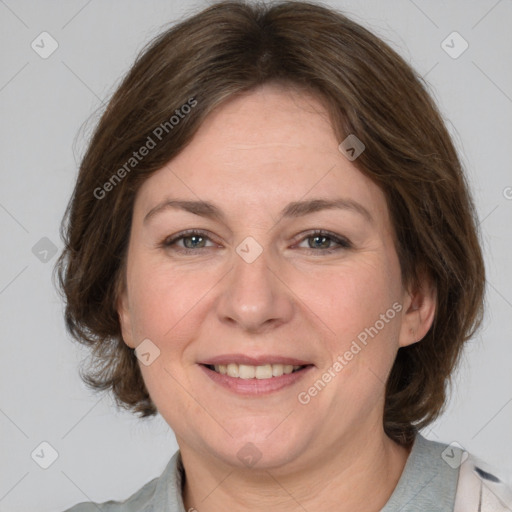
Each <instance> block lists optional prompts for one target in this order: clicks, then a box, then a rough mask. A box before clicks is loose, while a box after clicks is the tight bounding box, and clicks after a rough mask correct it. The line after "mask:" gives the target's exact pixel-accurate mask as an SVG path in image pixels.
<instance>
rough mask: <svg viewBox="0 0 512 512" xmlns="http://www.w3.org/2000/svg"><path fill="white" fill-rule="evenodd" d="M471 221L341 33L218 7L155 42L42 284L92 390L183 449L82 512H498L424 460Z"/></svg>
mask: <svg viewBox="0 0 512 512" xmlns="http://www.w3.org/2000/svg"><path fill="white" fill-rule="evenodd" d="M475 218H476V216H475V211H474V207H473V203H472V200H471V196H470V194H469V192H468V189H467V185H466V181H465V178H464V175H463V172H462V169H461V165H460V162H459V159H458V157H457V154H456V151H455V149H454V147H453V145H452V142H451V140H450V137H449V135H448V133H447V131H446V129H445V127H444V125H443V122H442V120H441V117H440V115H439V113H438V111H437V109H436V107H435V105H434V103H433V101H432V100H431V98H430V97H429V95H428V94H427V92H426V91H425V89H424V87H423V86H422V84H421V81H420V80H419V79H418V77H417V75H416V74H415V73H414V71H413V70H411V68H410V67H409V66H408V65H407V64H406V63H405V62H404V61H403V60H402V59H401V58H400V57H399V56H398V55H397V54H396V53H395V52H394V51H393V50H391V49H390V48H389V47H388V46H387V45H386V44H385V43H384V42H382V41H381V40H380V39H378V38H376V37H375V36H374V35H372V34H370V33H369V32H368V31H366V30H365V29H364V28H362V27H361V26H359V25H357V24H355V23H354V22H352V21H351V20H349V19H347V18H346V17H344V16H343V15H341V14H339V13H337V12H335V11H332V10H330V9H326V8H324V7H320V6H318V5H312V4H309V3H303V2H286V3H282V4H276V5H274V6H263V5H262V6H260V5H245V4H243V3H240V2H222V3H219V4H216V5H214V6H213V7H210V8H208V9H206V10H204V11H203V12H201V13H199V14H198V15H196V16H193V17H191V18H189V19H187V20H185V21H184V22H182V23H181V24H179V25H178V26H176V27H174V28H172V29H171V30H169V31H167V32H165V33H163V34H162V35H161V36H159V37H158V38H157V39H156V40H155V41H154V42H153V43H152V44H151V45H150V46H149V47H148V48H147V49H146V51H145V52H144V53H143V54H142V55H141V56H140V57H139V58H138V60H137V61H136V63H135V64H134V66H133V67H132V69H131V70H130V72H129V74H128V75H127V77H126V78H125V79H124V81H123V82H122V84H121V85H120V87H119V89H118V90H117V92H116V93H115V94H114V96H113V98H112V100H111V101H110V103H109V105H108V107H107V109H106V111H105V113H104V115H103V117H102V118H101V120H100V122H99V125H98V127H97V129H96V132H95V134H94V136H93V137H92V140H91V143H90V146H89V148H88V151H87V153H86V155H85V157H84V159H83V161H82V164H81V168H80V174H79V177H78V181H77V184H76V188H75V191H74V194H73V197H72V199H71V202H70V205H69V208H68V212H67V218H66V224H65V233H64V234H65V243H66V247H65V250H64V252H63V254H62V256H61V258H60V260H59V265H58V270H59V277H60V285H61V287H62V289H63V291H64V293H65V296H66V300H67V308H66V321H67V326H68V328H69V330H70V332H71V333H72V334H73V335H74V336H75V337H76V338H77V339H78V340H79V341H81V342H83V343H87V344H89V345H90V346H91V348H92V350H93V354H94V356H95V359H96V364H95V366H94V368H92V369H91V371H90V373H89V375H88V376H87V382H88V383H89V384H90V385H91V386H93V387H94V388H96V389H111V390H112V391H113V393H114V396H115V397H116V399H117V401H118V403H119V405H122V406H124V407H127V408H129V409H130V410H132V411H133V412H135V413H138V414H140V415H141V416H142V417H146V416H150V415H153V414H156V413H157V412H159V413H160V414H161V415H162V416H163V417H164V418H165V420H166V421H167V422H168V424H169V426H170V427H171V428H172V430H173V431H174V433H175V435H176V439H177V442H178V445H179V451H178V452H177V453H175V454H174V455H173V457H172V458H171V460H170V462H169V464H168V466H167V467H166V469H165V471H164V473H163V474H162V475H161V477H160V478H158V479H155V480H153V481H151V482H149V483H148V484H146V485H145V486H144V487H143V488H142V489H140V490H139V491H137V492H135V493H134V494H133V495H132V496H131V497H130V498H129V499H127V500H125V501H123V502H112V501H110V502H107V503H105V504H103V505H102V510H105V511H124V512H128V511H130V512H131V511H150V510H154V511H157V510H158V511H163V510H166V511H173V512H174V511H180V512H182V511H184V510H188V511H190V510H198V511H199V512H208V511H217V510H225V509H227V508H229V509H236V510H240V511H245V510H246V511H253V510H254V511H255V510H279V511H283V512H284V511H288V510H309V511H314V510H325V511H331V510H332V511H334V510H336V511H345V510H347V511H348V510H350V511H358V510H361V511H363V510H364V511H379V510H383V511H386V512H390V511H395V510H402V511H405V510H415V511H420V510H421V511H423V510H425V511H427V510H428V511H432V510H443V511H444V510H456V511H467V510H507V508H506V507H507V505H508V506H510V502H509V501H508V500H510V494H509V491H508V490H507V489H505V488H504V485H503V484H502V483H501V482H500V481H499V479H498V478H497V477H496V476H494V475H493V474H491V473H489V472H486V471H485V470H483V469H482V468H481V467H480V463H479V462H478V463H477V462H475V461H474V459H473V458H472V457H469V458H468V457H467V455H468V454H467V453H465V452H464V451H463V450H461V449H460V448H458V447H455V446H447V445H443V444H441V443H435V442H432V441H428V440H426V439H425V438H424V437H422V436H421V435H420V434H419V429H421V428H423V427H425V426H427V425H428V424H430V423H431V422H432V421H433V420H434V419H435V418H436V417H437V416H438V415H439V413H440V411H441V410H442V407H443V405H444V403H445V398H446V397H445V387H446V384H447V382H448V380H449V377H450V375H451V373H452V372H453V370H454V368H455V366H456V363H457V361H458V358H459V356H460V353H461V349H462V347H463V345H464V342H465V341H466V340H467V339H469V338H470V337H471V336H472V335H473V334H474V332H475V330H476V329H477V327H478V326H479V323H480V320H481V315H482V296H483V290H484V281H485V279H484V265H483V260H482V255H481V250H480V246H479V242H478V234H477V225H476V222H475ZM479 507H480V508H479ZM96 509H97V506H96V504H94V503H83V504H79V505H77V506H75V507H72V508H71V509H69V510H71V511H73V512H80V511H88V510H96Z"/></svg>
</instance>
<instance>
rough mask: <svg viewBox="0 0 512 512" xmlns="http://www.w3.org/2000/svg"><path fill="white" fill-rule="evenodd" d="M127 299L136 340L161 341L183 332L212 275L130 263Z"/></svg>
mask: <svg viewBox="0 0 512 512" xmlns="http://www.w3.org/2000/svg"><path fill="white" fill-rule="evenodd" d="M135 268H136V271H134V272H133V274H132V279H131V283H130V284H131V287H130V295H131V298H132V299H131V301H130V305H131V311H132V318H133V319H134V322H133V327H134V330H135V331H136V332H137V335H138V336H139V337H141V336H142V337H143V338H144V337H148V338H150V339H151V338H152V337H154V338H155V340H160V341H163V340H164V339H166V338H168V337H169V336H171V337H172V333H173V331H177V330H178V331H179V330H180V329H183V328H184V327H185V326H186V324H187V322H189V321H190V320H189V319H190V318H193V316H194V312H195V308H196V306H197V305H198V304H199V303H200V301H201V300H202V298H203V296H204V294H205V293H206V292H207V291H208V289H210V288H211V287H212V286H213V284H214V280H213V279H212V277H211V276H212V274H211V273H207V272H197V269H196V271H194V272H193V271H192V270H191V269H190V270H187V269H176V268H175V267H174V268H171V267H170V265H168V264H161V263H159V262H155V261H153V262H152V261H151V260H150V259H149V258H147V259H145V260H142V258H141V259H140V261H134V269H135Z"/></svg>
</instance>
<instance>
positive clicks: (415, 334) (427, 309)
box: [399, 278, 437, 347]
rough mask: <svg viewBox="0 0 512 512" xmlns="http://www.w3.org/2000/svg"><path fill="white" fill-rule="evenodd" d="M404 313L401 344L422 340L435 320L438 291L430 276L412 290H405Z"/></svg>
mask: <svg viewBox="0 0 512 512" xmlns="http://www.w3.org/2000/svg"><path fill="white" fill-rule="evenodd" d="M403 304H404V309H403V311H404V313H403V316H402V327H401V330H400V338H399V345H400V346H401V347H405V346H408V345H412V344H414V343H417V342H419V341H421V340H422V339H423V338H424V337H425V336H426V334H427V333H428V331H429V329H430V327H431V326H432V324H433V322H434V317H435V312H436V306H437V293H436V288H435V286H434V285H433V283H432V282H431V280H430V279H428V278H423V279H422V280H421V283H420V285H419V286H417V287H416V288H415V289H414V290H413V291H412V292H408V291H406V292H404V303H403Z"/></svg>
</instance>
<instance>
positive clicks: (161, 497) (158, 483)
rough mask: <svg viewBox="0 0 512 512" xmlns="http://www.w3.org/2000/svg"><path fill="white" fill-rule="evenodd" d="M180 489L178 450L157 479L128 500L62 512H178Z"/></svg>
mask: <svg viewBox="0 0 512 512" xmlns="http://www.w3.org/2000/svg"><path fill="white" fill-rule="evenodd" d="M180 488H181V454H180V452H179V450H178V451H177V452H176V453H175V454H174V455H173V456H172V457H171V459H170V461H169V462H168V464H167V466H166V467H165V469H164V471H163V472H162V474H161V475H160V476H159V477H156V478H153V480H151V481H149V482H147V483H146V484H145V485H144V486H143V487H141V488H140V489H139V490H138V491H136V492H135V493H133V494H132V495H131V496H130V497H129V498H127V499H125V500H123V501H113V500H110V501H105V502H103V503H97V502H92V501H88V502H82V503H78V504H77V505H74V506H73V507H71V508H69V509H66V510H65V511H63V512H98V510H101V511H102V512H158V511H160V510H166V511H167V510H168V511H169V512H175V511H176V512H179V511H180V510H182V501H181V492H180Z"/></svg>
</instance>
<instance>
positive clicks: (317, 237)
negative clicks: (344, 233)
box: [313, 236, 329, 247]
mask: <svg viewBox="0 0 512 512" xmlns="http://www.w3.org/2000/svg"><path fill="white" fill-rule="evenodd" d="M313 239H314V240H320V239H321V240H322V242H325V241H326V240H327V241H328V238H327V237H325V236H315V237H313ZM320 245H321V244H320ZM320 245H318V244H317V245H316V247H319V246H320ZM327 245H329V244H328V243H327Z"/></svg>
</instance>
